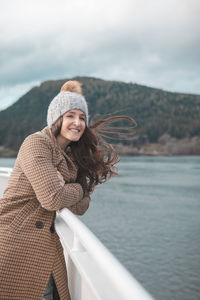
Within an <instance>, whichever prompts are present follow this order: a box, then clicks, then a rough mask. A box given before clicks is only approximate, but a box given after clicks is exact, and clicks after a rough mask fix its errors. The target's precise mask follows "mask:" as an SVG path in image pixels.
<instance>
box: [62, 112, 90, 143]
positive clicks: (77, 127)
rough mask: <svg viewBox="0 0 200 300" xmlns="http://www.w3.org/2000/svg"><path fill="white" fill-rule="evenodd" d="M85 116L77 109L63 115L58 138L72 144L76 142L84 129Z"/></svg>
mask: <svg viewBox="0 0 200 300" xmlns="http://www.w3.org/2000/svg"><path fill="white" fill-rule="evenodd" d="M85 122H86V118H85V114H84V113H83V112H82V111H81V110H79V109H73V110H69V111H68V112H66V113H65V114H64V115H63V120H62V126H61V130H60V136H62V137H64V138H65V139H67V140H69V141H71V142H72V141H73V142H77V141H78V140H79V139H80V138H81V136H82V135H83V132H84V130H85V127H86V123H85Z"/></svg>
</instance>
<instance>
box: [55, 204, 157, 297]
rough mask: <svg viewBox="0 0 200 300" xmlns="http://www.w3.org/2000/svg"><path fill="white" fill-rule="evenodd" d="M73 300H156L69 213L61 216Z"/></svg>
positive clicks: (65, 211)
mask: <svg viewBox="0 0 200 300" xmlns="http://www.w3.org/2000/svg"><path fill="white" fill-rule="evenodd" d="M56 231H57V233H58V234H59V236H60V239H61V242H62V245H63V248H64V252H65V256H66V262H67V269H68V277H69V278H68V280H69V288H70V293H71V296H72V299H73V300H97V299H98V300H152V299H153V298H152V297H151V296H150V295H149V294H148V293H147V292H146V291H145V290H144V289H143V287H142V286H141V285H140V284H139V283H138V282H137V281H136V280H135V279H134V278H133V276H132V275H131V274H130V273H129V272H128V271H127V270H126V269H125V268H124V267H123V266H122V265H121V264H120V263H119V261H117V259H116V258H115V257H114V256H113V255H112V254H111V253H110V252H109V251H108V250H107V249H106V248H105V247H104V245H103V244H102V243H101V242H100V241H99V240H98V239H97V238H96V236H95V235H94V234H93V233H92V232H91V231H90V230H89V229H88V228H87V227H86V226H85V225H84V224H83V223H82V222H81V221H80V220H79V219H78V218H77V217H76V216H75V215H74V214H72V213H71V212H70V211H69V210H68V209H66V208H65V209H63V210H62V211H61V212H58V213H57V217H56Z"/></svg>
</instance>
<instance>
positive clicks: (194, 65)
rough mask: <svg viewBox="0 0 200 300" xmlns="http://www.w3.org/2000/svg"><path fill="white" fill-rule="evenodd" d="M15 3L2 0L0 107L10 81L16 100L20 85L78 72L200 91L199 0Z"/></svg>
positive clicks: (57, 0) (78, 0)
mask: <svg viewBox="0 0 200 300" xmlns="http://www.w3.org/2000/svg"><path fill="white" fill-rule="evenodd" d="M10 5H11V4H10V2H8V1H5V0H1V18H0V26H1V28H2V29H3V30H1V33H0V40H1V43H0V65H1V68H0V83H1V85H2V87H1V85H0V105H1V102H2V100H1V99H2V98H1V95H2V90H3V89H5V86H8V87H9V89H10V90H11V89H12V88H13V97H14V95H15V96H16V97H17V96H18V93H16V90H18V91H19V87H20V86H21V85H24V86H31V83H32V84H33V83H34V82H38V81H43V80H48V79H58V78H65V77H72V76H76V75H86V76H98V77H101V78H104V79H113V80H123V81H126V82H130V81H131V82H137V83H139V84H140V83H141V84H145V85H150V86H154V87H159V88H163V89H166V90H172V91H180V92H181V91H182V92H191V93H200V79H198V77H199V63H198V62H199V46H200V26H199V13H200V3H199V1H198V0H190V1H188V0H165V1H164V0H148V1H146V0H116V1H114V0H110V1H109V0H107V1H106V0H101V1H93V0H85V1H81V0H75V1H69V0H43V1H39V0H35V1H33V0H29V1H25V0H13V1H12V9H11V7H10ZM16 86H18V89H16ZM14 90H15V92H14ZM4 99H5V98H4Z"/></svg>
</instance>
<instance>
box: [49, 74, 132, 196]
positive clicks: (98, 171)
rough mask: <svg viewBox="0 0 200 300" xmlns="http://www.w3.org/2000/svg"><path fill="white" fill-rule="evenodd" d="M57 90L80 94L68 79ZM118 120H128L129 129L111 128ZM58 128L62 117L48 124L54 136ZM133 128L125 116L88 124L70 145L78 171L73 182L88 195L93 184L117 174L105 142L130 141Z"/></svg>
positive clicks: (113, 152)
mask: <svg viewBox="0 0 200 300" xmlns="http://www.w3.org/2000/svg"><path fill="white" fill-rule="evenodd" d="M68 83H69V84H68ZM76 88H77V89H76ZM61 90H65V91H71V92H78V93H81V83H80V82H77V81H71V80H70V81H68V82H66V83H65V84H64V85H63V86H62V88H61ZM121 120H126V121H128V122H129V124H131V126H130V125H127V126H120V127H116V126H112V125H111V124H113V123H115V122H118V121H121ZM61 126H62V117H60V118H59V119H58V120H57V121H56V122H55V123H54V124H53V125H52V128H51V131H52V133H53V134H54V136H55V137H57V136H58V135H59V133H60V130H61ZM135 126H136V122H135V120H134V119H133V118H131V117H129V116H108V117H107V118H104V119H99V120H96V121H91V122H90V125H89V126H86V128H85V131H84V133H83V135H82V136H81V138H80V139H79V141H77V142H71V143H70V148H71V152H72V155H73V157H74V159H75V161H76V163H77V165H78V168H79V171H78V176H77V182H79V183H80V184H82V186H83V187H84V190H86V191H87V192H88V193H90V192H92V191H93V189H94V187H95V186H96V185H98V184H101V183H103V182H105V181H106V180H107V179H109V178H110V177H111V176H113V175H117V174H118V173H117V169H116V166H115V165H116V164H117V163H118V162H119V160H120V159H119V155H118V153H117V151H116V149H115V148H114V146H113V145H112V144H111V143H108V142H107V139H115V140H116V139H130V138H132V136H133V128H134V127H135Z"/></svg>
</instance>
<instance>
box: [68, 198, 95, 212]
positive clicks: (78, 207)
mask: <svg viewBox="0 0 200 300" xmlns="http://www.w3.org/2000/svg"><path fill="white" fill-rule="evenodd" d="M89 204H90V197H89V196H85V197H83V199H81V200H80V201H79V202H77V203H76V204H74V205H72V206H70V207H69V210H71V211H72V212H73V213H74V214H76V215H80V216H81V215H83V214H84V213H85V212H86V210H87V209H88V207H89Z"/></svg>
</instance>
